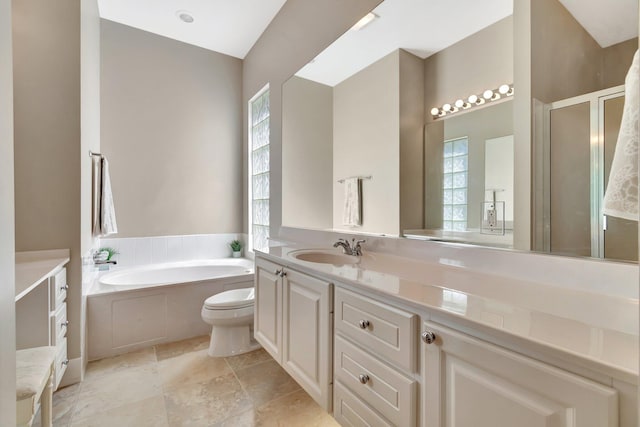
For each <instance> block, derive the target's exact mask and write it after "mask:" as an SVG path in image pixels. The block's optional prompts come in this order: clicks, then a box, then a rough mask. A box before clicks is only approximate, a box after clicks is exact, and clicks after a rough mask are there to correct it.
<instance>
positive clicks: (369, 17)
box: [351, 12, 379, 31]
mask: <svg viewBox="0 0 640 427" xmlns="http://www.w3.org/2000/svg"><path fill="white" fill-rule="evenodd" d="M376 18H379V16H378V15H376V14H375V13H373V12H369V13H367V14H366V15H365V16H363V17H362V18H361V19H360V20H359V21H358V22H356V24H355V25H354V26H353V27H351V29H352V30H354V31H360V30H361V29H363V28H364V27H366V26H367V25H369V24H371V23H372V22H373V21H375V19H376Z"/></svg>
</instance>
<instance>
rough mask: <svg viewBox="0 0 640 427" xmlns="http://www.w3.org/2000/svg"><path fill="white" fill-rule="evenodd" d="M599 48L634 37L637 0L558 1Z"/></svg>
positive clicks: (636, 32)
mask: <svg viewBox="0 0 640 427" xmlns="http://www.w3.org/2000/svg"><path fill="white" fill-rule="evenodd" d="M559 1H560V3H562V4H563V5H564V7H566V8H567V10H568V11H569V12H571V14H572V15H573V17H574V18H576V20H577V21H578V22H580V24H582V26H583V27H584V28H585V30H587V32H588V33H589V34H591V37H593V38H594V39H595V40H596V41H597V42H598V44H599V45H600V46H601V47H609V46H611V45H614V44H616V43H620V42H623V41H626V40H629V39H630V38H632V37H637V36H638V0H559Z"/></svg>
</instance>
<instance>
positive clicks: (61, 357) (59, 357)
mask: <svg viewBox="0 0 640 427" xmlns="http://www.w3.org/2000/svg"><path fill="white" fill-rule="evenodd" d="M57 348H58V352H57V354H56V361H55V365H54V370H55V371H54V374H53V389H54V390H55V389H57V388H58V386H59V385H60V381H62V376H63V375H64V373H65V372H66V370H67V365H68V364H69V359H67V338H66V337H65V338H63V339H62V341H61V342H60V343H59V344H58V345H57Z"/></svg>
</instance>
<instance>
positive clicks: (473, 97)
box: [468, 95, 478, 104]
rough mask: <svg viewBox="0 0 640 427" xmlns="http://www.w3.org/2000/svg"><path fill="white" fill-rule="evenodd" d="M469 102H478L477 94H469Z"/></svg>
mask: <svg viewBox="0 0 640 427" xmlns="http://www.w3.org/2000/svg"><path fill="white" fill-rule="evenodd" d="M468 101H469V103H470V104H475V103H476V102H478V96H477V95H471V96H470V97H469V99H468Z"/></svg>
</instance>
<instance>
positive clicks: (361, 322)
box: [358, 319, 369, 329]
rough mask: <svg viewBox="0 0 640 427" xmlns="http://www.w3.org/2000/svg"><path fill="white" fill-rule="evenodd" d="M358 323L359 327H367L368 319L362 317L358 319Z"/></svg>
mask: <svg viewBox="0 0 640 427" xmlns="http://www.w3.org/2000/svg"><path fill="white" fill-rule="evenodd" d="M358 325H359V326H360V329H367V328H368V327H369V321H368V320H364V319H363V320H360V321H359V322H358Z"/></svg>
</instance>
